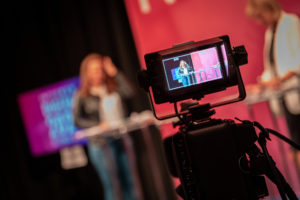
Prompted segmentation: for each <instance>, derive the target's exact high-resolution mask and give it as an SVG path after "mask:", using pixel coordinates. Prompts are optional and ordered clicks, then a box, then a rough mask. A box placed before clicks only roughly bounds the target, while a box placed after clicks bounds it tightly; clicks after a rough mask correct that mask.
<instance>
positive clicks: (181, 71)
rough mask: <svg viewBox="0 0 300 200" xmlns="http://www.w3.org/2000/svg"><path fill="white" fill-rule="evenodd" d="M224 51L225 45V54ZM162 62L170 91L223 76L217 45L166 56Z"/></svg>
mask: <svg viewBox="0 0 300 200" xmlns="http://www.w3.org/2000/svg"><path fill="white" fill-rule="evenodd" d="M223 51H225V47H224V45H223V48H222V54H223V55H224V53H225V52H223ZM225 56H226V53H225ZM224 60H226V58H225V57H224ZM162 62H163V66H164V71H165V77H166V81H167V86H168V90H169V91H170V90H175V89H179V88H184V87H189V86H192V85H198V84H201V83H205V82H209V81H213V80H217V79H222V78H223V76H222V73H221V63H220V60H219V56H218V52H217V47H211V48H208V49H203V50H198V51H194V52H190V53H187V54H184V55H179V56H175V57H171V58H165V59H162ZM224 63H225V62H224ZM225 65H226V64H225Z"/></svg>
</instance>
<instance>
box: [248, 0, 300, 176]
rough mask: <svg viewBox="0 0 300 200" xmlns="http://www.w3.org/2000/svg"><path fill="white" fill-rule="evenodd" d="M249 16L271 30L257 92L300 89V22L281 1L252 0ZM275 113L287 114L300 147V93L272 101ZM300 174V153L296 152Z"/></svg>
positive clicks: (291, 131) (292, 132)
mask: <svg viewBox="0 0 300 200" xmlns="http://www.w3.org/2000/svg"><path fill="white" fill-rule="evenodd" d="M246 14H247V15H248V16H250V17H251V18H253V19H254V20H255V21H256V22H258V23H259V24H262V25H264V26H265V27H267V30H266V32H265V44H264V57H263V58H264V72H263V74H262V75H261V76H260V80H259V84H258V86H257V87H256V89H255V90H256V91H262V89H264V88H271V89H278V88H279V87H280V86H281V85H282V84H284V85H285V86H288V87H299V86H300V78H299V76H300V20H299V18H298V17H297V16H296V15H295V14H291V13H286V12H284V11H283V10H282V9H281V6H280V4H279V3H278V1H277V0H249V1H248V2H247V6H246ZM270 105H271V108H272V111H273V112H274V113H275V114H279V113H280V110H282V111H283V113H284V114H285V118H286V121H287V125H288V128H289V132H290V135H291V139H292V140H293V141H295V142H296V143H298V144H300V93H299V90H298V91H297V90H293V91H290V92H287V93H286V94H285V95H284V96H283V98H281V99H279V100H278V99H274V100H272V101H270ZM293 156H294V159H295V161H296V165H297V168H298V172H299V173H300V152H299V151H294V152H293Z"/></svg>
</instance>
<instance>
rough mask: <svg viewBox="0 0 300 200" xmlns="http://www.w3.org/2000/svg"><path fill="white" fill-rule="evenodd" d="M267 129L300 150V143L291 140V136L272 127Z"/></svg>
mask: <svg viewBox="0 0 300 200" xmlns="http://www.w3.org/2000/svg"><path fill="white" fill-rule="evenodd" d="M266 131H268V132H269V133H272V134H273V135H275V136H276V137H278V138H279V139H282V140H283V141H285V142H286V143H288V144H289V145H291V146H292V147H294V148H295V149H297V150H300V145H299V144H297V143H295V142H294V141H292V140H290V139H289V138H287V137H285V136H284V135H282V134H281V133H279V132H277V131H275V130H273V129H270V128H266Z"/></svg>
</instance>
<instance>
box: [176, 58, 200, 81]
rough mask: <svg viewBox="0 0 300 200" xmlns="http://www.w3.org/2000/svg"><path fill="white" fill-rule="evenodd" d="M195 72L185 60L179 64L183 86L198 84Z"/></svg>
mask: <svg viewBox="0 0 300 200" xmlns="http://www.w3.org/2000/svg"><path fill="white" fill-rule="evenodd" d="M193 72H194V69H193V67H192V66H190V65H188V64H187V62H186V61H185V60H181V61H180V62H179V69H178V73H179V75H180V76H181V82H182V84H183V86H189V85H192V84H195V83H196V77H195V75H194V73H193Z"/></svg>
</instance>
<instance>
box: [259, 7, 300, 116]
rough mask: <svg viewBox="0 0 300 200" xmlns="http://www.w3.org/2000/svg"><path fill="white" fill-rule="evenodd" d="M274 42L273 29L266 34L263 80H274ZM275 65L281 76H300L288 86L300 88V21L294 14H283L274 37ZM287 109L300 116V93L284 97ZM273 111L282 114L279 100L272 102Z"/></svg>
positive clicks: (290, 81) (294, 92)
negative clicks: (288, 74) (271, 53)
mask: <svg viewBox="0 0 300 200" xmlns="http://www.w3.org/2000/svg"><path fill="white" fill-rule="evenodd" d="M271 41H272V29H271V28H269V29H267V31H266V33H265V46H264V68H265V69H264V72H263V74H262V76H261V80H263V81H268V80H270V79H271V78H274V75H273V74H272V69H271V64H270V59H269V55H270V46H271ZM273 52H274V65H275V70H276V71H277V74H278V75H279V76H283V75H284V74H285V73H287V72H288V71H290V70H292V71H295V72H296V73H297V74H298V78H297V77H293V78H292V79H291V80H288V81H287V83H286V84H288V85H290V87H297V86H300V81H299V76H300V20H299V18H298V17H297V16H296V15H294V14H289V13H285V12H282V13H281V17H280V19H279V21H278V24H277V27H276V32H275V35H274V51H273ZM284 100H285V102H286V106H287V109H288V110H289V112H291V113H293V114H300V93H299V92H298V91H295V90H294V91H290V92H288V93H287V94H286V95H285V96H284ZM270 105H271V108H272V111H273V112H274V113H275V114H279V113H281V111H280V110H281V109H280V108H281V106H280V104H279V101H278V100H277V99H273V100H271V101H270Z"/></svg>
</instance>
